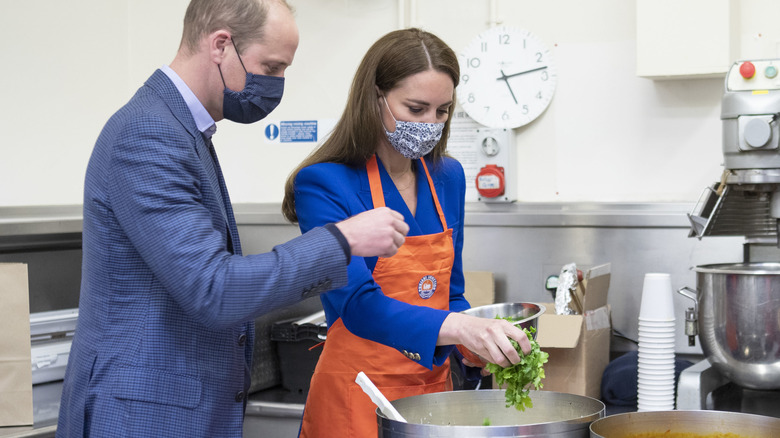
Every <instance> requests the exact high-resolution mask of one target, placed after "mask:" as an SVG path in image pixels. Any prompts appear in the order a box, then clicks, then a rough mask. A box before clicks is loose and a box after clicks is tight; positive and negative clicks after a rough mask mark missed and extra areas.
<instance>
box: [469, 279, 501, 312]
mask: <svg viewBox="0 0 780 438" xmlns="http://www.w3.org/2000/svg"><path fill="white" fill-rule="evenodd" d="M463 277H464V278H465V280H466V284H465V289H464V292H463V295H464V296H465V297H466V300H468V302H469V304H471V307H472V308H473V307H479V306H487V305H488V304H493V303H494V302H495V298H496V291H495V281H494V280H493V273H492V272H489V271H464V272H463Z"/></svg>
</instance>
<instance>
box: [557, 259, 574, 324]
mask: <svg viewBox="0 0 780 438" xmlns="http://www.w3.org/2000/svg"><path fill="white" fill-rule="evenodd" d="M576 288H577V265H576V264H575V263H569V264H568V265H564V266H563V268H562V269H561V275H559V276H558V288H557V289H555V313H556V314H558V315H575V314H577V312H576V311H574V310H573V309H572V308H571V306H570V304H571V300H572V298H571V291H573V290H574V289H576Z"/></svg>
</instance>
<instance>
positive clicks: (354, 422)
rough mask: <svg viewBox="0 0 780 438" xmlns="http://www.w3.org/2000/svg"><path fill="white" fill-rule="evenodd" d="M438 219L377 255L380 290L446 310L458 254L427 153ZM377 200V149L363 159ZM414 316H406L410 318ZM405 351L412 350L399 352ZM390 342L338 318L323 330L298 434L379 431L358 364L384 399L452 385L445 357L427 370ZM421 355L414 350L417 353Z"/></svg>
mask: <svg viewBox="0 0 780 438" xmlns="http://www.w3.org/2000/svg"><path fill="white" fill-rule="evenodd" d="M420 162H421V163H422V166H423V169H424V170H425V175H426V176H427V178H428V185H429V187H430V190H431V194H432V195H433V202H434V204H435V205H436V211H437V212H438V214H439V218H440V220H441V224H442V229H443V230H444V231H443V232H441V233H436V234H428V235H422V236H409V237H407V238H406V241H405V242H404V244H403V245H402V246H401V248H399V250H398V252H397V253H396V254H395V255H394V256H392V257H390V258H379V260H378V261H377V264H376V267H375V268H374V272H373V277H374V281H376V283H377V284H379V286H380V287H381V288H382V292H383V293H384V294H385V295H386V296H388V297H390V298H394V299H396V300H399V301H403V302H406V303H410V304H414V305H418V306H426V307H433V308H436V309H443V310H448V309H449V306H450V304H449V303H450V274H451V271H452V265H453V262H454V260H455V250H454V247H453V244H452V230H451V229H448V228H447V222H446V220H445V218H444V212H443V211H442V208H441V205H440V204H439V199H438V197H437V196H436V189H435V188H434V186H433V180H432V179H431V175H430V173H428V168H427V167H426V165H425V161H423V160H422V159H421V160H420ZM366 170H367V171H368V181H369V184H370V186H371V198H372V200H373V203H374V208H378V207H383V206H384V205H385V198H384V193H383V191H382V183H381V182H380V179H379V168H378V167H377V161H376V156H373V157H371V158H370V159H369V161H368V162H367V163H366ZM410 323H411V322H410ZM404 353H406V354H407V355H410V356H409V357H413V356H414V354H415V353H414V352H404ZM404 353H401V352H400V351H398V350H396V349H395V348H392V347H388V346H386V345H382V344H379V343H377V342H373V341H369V340H367V339H363V338H361V337H358V336H355V335H353V334H352V333H350V332H349V330H347V328H346V327H345V326H344V322H343V321H342V320H341V318H339V319H338V320H336V321H335V322H334V323H333V324H332V325H331V327H330V329H329V330H328V336H327V339H326V341H325V347H324V349H323V351H322V355H321V356H320V359H319V361H318V362H317V367H316V368H315V370H314V375H313V376H312V379H311V386H310V389H309V395H308V399H307V401H306V409H305V410H304V414H303V423H302V425H301V435H300V436H301V437H307V438H313V437H353V438H367V437H376V436H377V418H376V413H375V410H376V405H374V403H373V402H372V401H371V399H370V398H369V397H368V396H367V395H366V394H365V393H364V392H363V390H362V389H361V388H360V386H358V384H357V383H355V377H357V374H358V372H360V371H363V372H365V373H366V375H367V376H368V377H369V378H370V379H371V381H373V382H374V384H375V385H376V386H377V387H378V388H379V389H380V390H381V391H382V393H384V395H385V396H386V397H387V398H388V399H389V400H396V399H399V398H402V397H409V396H413V395H419V394H427V393H432V392H442V391H451V390H452V379H451V378H450V363H449V359H447V361H446V362H445V363H444V364H443V365H441V366H438V367H437V366H434V368H433V370H428V369H427V368H425V367H423V366H422V365H420V364H418V363H417V362H415V361H413V360H411V359H410V358H408V357H407V356H405V354H404ZM418 357H419V356H418Z"/></svg>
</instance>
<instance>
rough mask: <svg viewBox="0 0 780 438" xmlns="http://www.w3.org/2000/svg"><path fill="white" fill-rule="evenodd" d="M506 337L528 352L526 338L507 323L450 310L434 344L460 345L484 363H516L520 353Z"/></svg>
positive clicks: (518, 329) (517, 329) (515, 327)
mask: <svg viewBox="0 0 780 438" xmlns="http://www.w3.org/2000/svg"><path fill="white" fill-rule="evenodd" d="M507 338H512V339H514V340H515V341H517V343H518V344H520V349H521V350H522V351H523V354H528V353H530V352H531V344H530V342H528V337H527V336H526V335H525V333H524V332H523V331H522V330H521V329H520V328H518V327H517V326H515V325H514V324H512V323H511V322H509V321H507V320H504V319H489V318H479V317H476V316H470V315H464V314H462V313H454V312H453V313H450V314H449V315H448V316H447V318H445V319H444V323H443V324H442V326H441V329H440V330H439V339H438V340H437V345H451V344H462V345H463V346H464V347H466V348H467V349H469V350H470V351H472V352H474V353H475V354H477V355H478V356H479V357H480V358H484V360H486V361H487V362H492V363H494V364H497V365H501V366H502V367H508V366H510V365H513V364H516V363H518V362H520V355H519V354H518V353H517V351H516V350H515V348H514V347H513V346H512V343H511V342H509V339H507ZM469 361H470V362H472V363H474V360H473V359H470V360H469Z"/></svg>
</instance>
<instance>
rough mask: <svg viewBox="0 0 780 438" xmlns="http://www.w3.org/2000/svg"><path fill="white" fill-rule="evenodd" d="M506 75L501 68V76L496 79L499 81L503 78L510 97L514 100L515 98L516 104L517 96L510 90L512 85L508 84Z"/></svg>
mask: <svg viewBox="0 0 780 438" xmlns="http://www.w3.org/2000/svg"><path fill="white" fill-rule="evenodd" d="M508 77H509V76H507V75H505V74H504V70H503V69H502V70H501V77H500V78H498V79H497V80H498V81H500V80H501V79H503V80H504V83H505V84H506V87H507V88H509V94H511V95H512V99H514V100H515V104H517V98H516V97H515V92H514V91H512V86H511V85H509V81H508V80H507V78H508Z"/></svg>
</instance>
